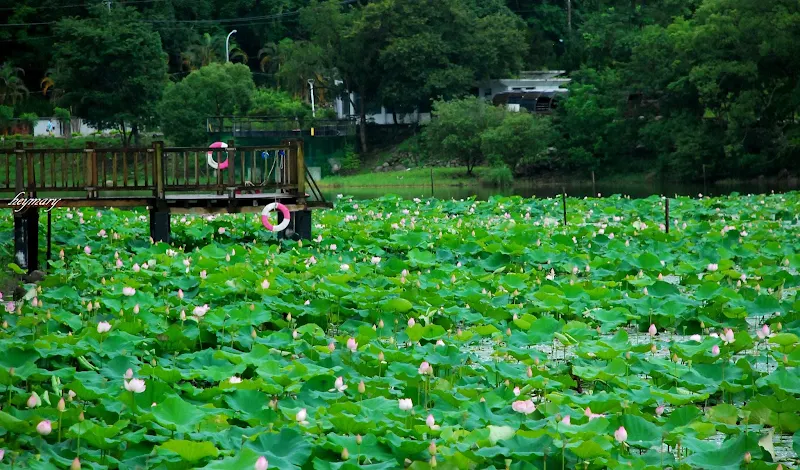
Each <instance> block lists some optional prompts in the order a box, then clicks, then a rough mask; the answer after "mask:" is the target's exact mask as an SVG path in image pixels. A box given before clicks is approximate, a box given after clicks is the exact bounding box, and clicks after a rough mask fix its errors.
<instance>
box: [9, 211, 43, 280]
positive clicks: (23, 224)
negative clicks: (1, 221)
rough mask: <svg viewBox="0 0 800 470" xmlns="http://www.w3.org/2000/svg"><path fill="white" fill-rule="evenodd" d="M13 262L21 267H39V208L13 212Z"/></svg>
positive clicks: (30, 269) (34, 269) (35, 268)
mask: <svg viewBox="0 0 800 470" xmlns="http://www.w3.org/2000/svg"><path fill="white" fill-rule="evenodd" d="M14 262H15V263H16V264H17V266H19V267H20V268H22V269H25V270H27V271H28V272H33V271H36V270H37V269H39V210H38V209H36V208H29V209H26V210H23V211H20V212H15V213H14Z"/></svg>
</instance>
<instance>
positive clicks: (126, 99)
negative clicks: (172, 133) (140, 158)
mask: <svg viewBox="0 0 800 470" xmlns="http://www.w3.org/2000/svg"><path fill="white" fill-rule="evenodd" d="M94 13H95V15H96V16H94V17H91V18H87V19H81V20H79V19H65V20H62V21H61V22H60V23H59V24H58V25H57V27H56V31H57V34H58V35H59V37H60V40H59V41H58V42H57V43H56V46H55V51H54V55H55V59H56V63H57V75H56V76H55V77H54V78H55V81H56V82H57V83H59V86H60V87H62V88H63V89H64V90H65V94H64V96H63V97H62V98H61V100H60V101H61V103H62V104H63V105H66V106H72V109H73V111H75V113H76V114H78V115H80V116H81V117H82V118H83V119H85V120H86V121H87V122H88V123H89V124H91V125H93V126H94V127H96V128H98V129H106V128H109V127H118V128H119V129H120V130H121V131H122V141H123V144H124V145H128V142H129V140H130V137H129V136H128V134H127V132H126V129H127V125H131V126H132V127H133V128H134V129H135V128H138V127H140V126H145V125H149V124H151V123H152V122H154V118H155V113H154V110H155V106H156V105H157V103H158V101H159V100H160V99H161V95H162V93H163V90H164V86H165V84H166V81H167V77H166V72H167V63H166V60H167V58H166V55H165V54H164V52H163V51H162V49H161V39H160V38H159V36H158V34H157V33H154V32H153V31H152V29H151V28H150V25H149V24H148V23H145V22H141V21H139V15H138V13H136V11H135V10H133V9H130V8H114V9H112V10H111V11H110V12H108V11H106V10H105V8H99V7H98V8H96V9H95V10H94Z"/></svg>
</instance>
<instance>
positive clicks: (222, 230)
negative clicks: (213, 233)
mask: <svg viewBox="0 0 800 470" xmlns="http://www.w3.org/2000/svg"><path fill="white" fill-rule="evenodd" d="M217 233H219V234H220V235H222V234H223V233H225V227H220V228H218V229H217Z"/></svg>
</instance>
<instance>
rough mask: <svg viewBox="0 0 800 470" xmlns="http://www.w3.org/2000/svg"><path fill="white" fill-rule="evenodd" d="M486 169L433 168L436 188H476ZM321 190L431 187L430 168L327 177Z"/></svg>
mask: <svg viewBox="0 0 800 470" xmlns="http://www.w3.org/2000/svg"><path fill="white" fill-rule="evenodd" d="M487 169H488V168H483V167H478V168H475V169H473V170H472V173H473V174H472V175H467V168H466V167H453V168H433V169H432V170H433V173H432V174H433V180H434V181H435V182H436V185H437V186H478V185H480V184H481V176H482V174H483V173H484V172H485V171H486V170H487ZM319 185H320V187H323V188H369V187H389V186H394V187H415V186H430V185H431V168H412V169H409V170H405V171H386V172H380V173H375V172H372V173H360V174H357V175H349V176H328V177H326V178H323V179H322V180H321V181H320V182H319Z"/></svg>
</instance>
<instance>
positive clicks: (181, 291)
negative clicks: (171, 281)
mask: <svg viewBox="0 0 800 470" xmlns="http://www.w3.org/2000/svg"><path fill="white" fill-rule="evenodd" d="M178 298H179V299H180V300H183V289H178Z"/></svg>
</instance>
